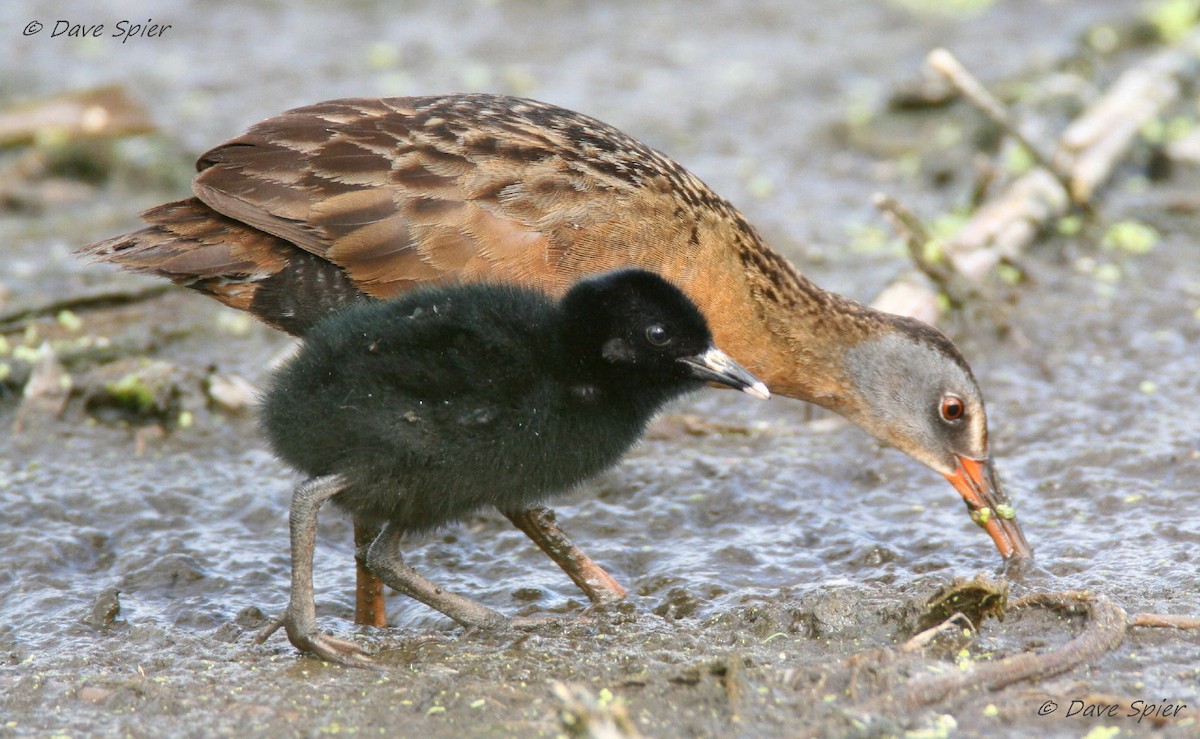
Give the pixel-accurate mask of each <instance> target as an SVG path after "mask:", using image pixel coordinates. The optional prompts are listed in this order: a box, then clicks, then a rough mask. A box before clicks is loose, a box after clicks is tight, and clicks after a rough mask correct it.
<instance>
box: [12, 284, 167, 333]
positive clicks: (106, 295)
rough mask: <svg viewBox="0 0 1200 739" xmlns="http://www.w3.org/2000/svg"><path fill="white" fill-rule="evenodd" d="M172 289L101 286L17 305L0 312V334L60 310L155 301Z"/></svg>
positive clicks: (158, 285)
mask: <svg viewBox="0 0 1200 739" xmlns="http://www.w3.org/2000/svg"><path fill="white" fill-rule="evenodd" d="M174 288H175V286H174V285H172V284H170V283H162V284H159V283H155V284H152V285H144V286H138V287H114V286H111V285H103V286H101V287H99V288H97V289H95V290H90V291H88V292H85V293H83V294H80V295H71V296H68V297H65V298H61V299H58V300H51V301H48V302H45V303H42V304H40V305H25V306H18V307H16V308H13V309H11V310H7V311H4V312H2V313H0V333H7V332H9V331H16V330H18V329H20V328H21V327H23V326H24V325H25V324H26V323H28V322H29V321H30V320H32V319H34V318H41V317H43V316H53V315H57V314H58V313H59V312H61V311H64V310H72V311H74V310H87V309H92V308H108V307H112V306H118V305H127V304H129V303H137V302H140V301H143V300H150V299H151V298H157V297H158V296H159V295H162V294H163V293H165V292H166V291H168V290H173V289H174Z"/></svg>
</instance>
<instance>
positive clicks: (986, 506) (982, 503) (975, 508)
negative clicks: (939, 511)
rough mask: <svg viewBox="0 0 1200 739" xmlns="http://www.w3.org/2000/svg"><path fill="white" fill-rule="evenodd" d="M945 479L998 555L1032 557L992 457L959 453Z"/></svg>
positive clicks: (1009, 557) (1006, 557)
mask: <svg viewBox="0 0 1200 739" xmlns="http://www.w3.org/2000/svg"><path fill="white" fill-rule="evenodd" d="M946 479H947V480H949V481H950V484H952V485H953V486H954V489H955V490H957V491H958V493H959V495H961V496H962V497H963V500H965V501H966V502H967V508H968V509H970V511H971V518H972V519H973V520H974V521H975V523H977V524H979V525H980V526H982V527H983V530H984V531H986V532H987V533H988V536H990V537H992V541H993V542H995V543H996V549H998V550H1000V556H1001V557H1004V558H1005V559H1006V560H1011V559H1027V558H1029V557H1032V556H1033V550H1031V549H1030V548H1029V544H1028V542H1026V541H1025V534H1024V533H1023V532H1022V531H1021V525H1020V524H1019V523H1017V518H1016V511H1015V510H1014V509H1013V507H1012V505H1011V504H1010V503H1009V502H1008V495H1006V494H1005V492H1004V488H1002V487H1000V481H999V480H998V479H997V478H996V471H995V469H994V468H993V466H992V460H991V458H988V459H984V460H978V459H971V458H970V457H964V456H959V458H958V469H956V470H955V471H954V473H953V474H949V475H946Z"/></svg>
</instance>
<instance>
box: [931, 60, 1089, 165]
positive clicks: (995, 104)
mask: <svg viewBox="0 0 1200 739" xmlns="http://www.w3.org/2000/svg"><path fill="white" fill-rule="evenodd" d="M925 63H926V64H927V65H929V68H930V69H932V70H934V71H935V72H937V73H938V74H940V75H942V76H943V77H945V78H946V79H947V80H949V81H950V84H952V85H954V87H955V88H956V89H957V90H958V91H959V92H960V93H962V96H963V97H965V98H966V99H967V100H969V101H970V102H971V104H972V105H974V106H975V107H976V108H979V110H980V111H981V112H982V113H983V114H984V115H986V116H987V117H988V118H990V119H991V121H992V122H993V123H995V124H996V125H997V126H999V127H1000V128H1001V129H1003V130H1004V132H1005V133H1007V134H1008V135H1009V136H1012V137H1013V138H1014V139H1016V141H1017V143H1019V144H1020V145H1021V146H1023V147H1024V148H1025V151H1027V152H1029V154H1030V155H1031V156H1032V157H1033V159H1034V161H1036V162H1037V163H1038V164H1040V165H1041V166H1042V167H1043V168H1045V169H1046V170H1047V171H1048V172H1050V173H1051V174H1053V175H1054V176H1055V177H1057V178H1058V180H1059V182H1060V183H1061V184H1062V186H1063V187H1064V188H1068V187H1070V180H1069V177H1068V175H1067V173H1066V172H1062V171H1060V170H1059V168H1058V165H1057V164H1056V163H1055V162H1054V158H1053V157H1051V156H1050V155H1049V154H1047V153H1046V152H1044V151H1042V149H1041V147H1039V146H1037V145H1035V144H1034V143H1033V142H1032V141H1030V140H1029V139H1028V138H1027V137H1026V136H1025V134H1023V133H1021V128H1020V126H1018V125H1017V121H1016V118H1015V117H1013V116H1012V115H1010V114H1009V112H1008V110H1007V109H1006V108H1005V107H1004V105H1003V104H1001V102H1000V101H999V100H997V99H996V98H995V97H994V96H993V95H992V93H990V92H988V89H987V88H986V87H984V86H983V83H981V82H980V81H979V80H978V79H976V78H975V75H973V74H971V73H970V72H969V71H967V68H966V67H964V66H963V65H962V62H960V61H958V59H956V58H955V56H954V55H953V54H951V53H950V52H949V51H947V50H945V49H934V50H933V51H931V52H929V55H928V56H926V57H925Z"/></svg>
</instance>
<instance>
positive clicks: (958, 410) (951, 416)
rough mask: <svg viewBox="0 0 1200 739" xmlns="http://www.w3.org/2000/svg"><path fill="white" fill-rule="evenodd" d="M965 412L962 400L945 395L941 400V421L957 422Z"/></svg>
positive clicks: (955, 396)
mask: <svg viewBox="0 0 1200 739" xmlns="http://www.w3.org/2000/svg"><path fill="white" fill-rule="evenodd" d="M966 412H967V407H966V406H965V405H963V402H962V398H960V397H958V396H957V395H947V396H946V397H944V398H942V408H941V413H942V420H944V421H957V420H958V419H960V418H962V417H963V414H964V413H966Z"/></svg>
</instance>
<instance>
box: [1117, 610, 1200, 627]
mask: <svg viewBox="0 0 1200 739" xmlns="http://www.w3.org/2000/svg"><path fill="white" fill-rule="evenodd" d="M1129 625H1130V626H1147V627H1158V628H1165V629H1200V617H1198V616H1179V615H1176V614H1174V613H1139V614H1137V615H1136V616H1134V617H1133V618H1131V619H1129Z"/></svg>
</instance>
